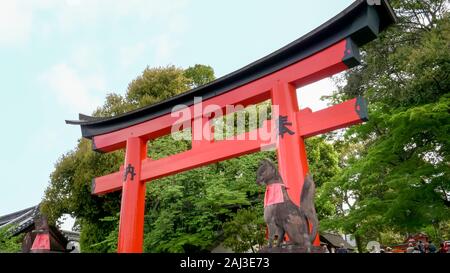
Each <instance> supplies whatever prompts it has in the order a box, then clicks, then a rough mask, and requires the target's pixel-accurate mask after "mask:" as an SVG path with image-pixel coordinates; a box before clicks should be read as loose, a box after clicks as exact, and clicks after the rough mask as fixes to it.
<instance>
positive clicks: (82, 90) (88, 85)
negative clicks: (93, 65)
mask: <svg viewBox="0 0 450 273" xmlns="http://www.w3.org/2000/svg"><path fill="white" fill-rule="evenodd" d="M39 79H40V80H41V82H43V83H44V84H46V85H47V86H48V87H49V90H50V91H51V92H52V94H53V95H55V97H56V99H57V101H58V103H59V104H60V105H62V106H64V107H68V108H69V110H70V111H75V112H83V113H91V112H92V111H94V110H95V109H96V107H97V106H99V105H100V104H101V101H102V97H101V96H100V94H101V93H102V92H101V91H102V90H104V89H105V83H104V80H103V78H102V77H99V76H98V75H97V76H84V75H82V74H81V73H80V72H79V71H77V70H76V69H75V68H74V67H71V66H69V65H68V64H66V63H61V64H56V65H54V66H52V67H51V68H50V69H49V70H48V71H45V72H44V73H43V74H42V75H40V77H39Z"/></svg>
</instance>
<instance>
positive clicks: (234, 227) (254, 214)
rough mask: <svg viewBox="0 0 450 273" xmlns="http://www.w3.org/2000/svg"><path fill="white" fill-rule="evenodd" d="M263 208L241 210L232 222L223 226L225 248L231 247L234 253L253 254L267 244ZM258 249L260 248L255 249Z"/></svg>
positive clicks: (260, 206)
mask: <svg viewBox="0 0 450 273" xmlns="http://www.w3.org/2000/svg"><path fill="white" fill-rule="evenodd" d="M263 213H264V211H263V206H262V205H261V204H260V205H259V206H255V207H252V208H249V209H241V210H239V211H238V212H237V213H236V215H235V216H234V217H233V219H232V220H230V221H228V222H226V223H225V224H224V226H223V230H224V237H225V238H226V239H225V241H224V242H223V243H224V246H225V247H230V248H231V249H232V250H233V251H234V252H238V253H239V252H247V251H248V250H249V249H251V251H252V252H253V253H255V252H256V251H257V249H258V248H259V249H260V248H262V247H263V246H264V245H265V244H266V238H265V236H266V224H265V222H264V218H263ZM255 247H258V248H255Z"/></svg>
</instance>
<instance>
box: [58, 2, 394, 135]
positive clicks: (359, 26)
mask: <svg viewBox="0 0 450 273" xmlns="http://www.w3.org/2000/svg"><path fill="white" fill-rule="evenodd" d="M395 22H396V16H395V13H394V12H393V10H392V8H391V7H390V5H389V3H388V1H387V0H383V1H382V4H381V5H372V6H371V5H368V3H367V0H357V1H355V2H354V3H353V4H351V5H350V6H349V7H347V8H346V9H345V10H343V11H342V12H340V13H339V14H338V15H336V16H335V17H333V18H332V19H330V20H328V21H327V22H325V23H324V24H322V25H321V26H319V27H318V28H316V29H314V30H312V31H311V32H309V33H307V34H306V35H304V36H302V37H301V38H299V39H297V40H295V41H293V42H292V43H290V44H288V45H286V46H284V47H283V48H281V49H279V50H277V51H275V52H273V53H271V54H269V55H267V56H265V57H263V58H261V59H259V60H257V61H255V62H253V63H251V64H249V65H247V66H245V67H243V68H241V69H239V70H236V71H234V72H232V73H230V74H227V75H225V76H223V77H220V78H218V79H216V80H214V81H212V82H210V83H208V84H206V85H203V86H200V87H197V88H195V89H192V90H189V91H187V92H185V93H181V94H179V95H177V96H174V97H172V98H170V99H167V100H164V101H161V102H158V103H156V104H152V105H149V106H146V107H143V108H139V109H136V110H133V111H130V112H127V113H124V114H121V115H117V116H114V117H109V118H95V117H90V116H86V115H82V114H80V116H79V120H75V121H74V120H66V123H67V124H73V125H80V126H81V132H82V136H83V137H85V138H92V137H94V136H97V135H101V134H106V133H110V132H114V131H117V130H120V129H123V128H127V127H129V126H132V125H135V124H139V123H142V122H144V121H147V120H151V119H154V118H156V117H159V116H162V115H164V114H167V113H170V111H171V110H172V108H173V107H174V106H176V105H179V104H184V105H187V106H190V105H192V104H193V99H194V97H202V98H203V99H204V100H206V99H209V98H211V97H214V96H217V95H219V94H222V93H226V92H228V91H230V90H232V89H235V88H237V87H239V86H242V85H245V84H247V83H249V82H252V81H254V80H257V79H259V78H261V77H264V76H266V75H269V74H271V73H273V72H276V71H278V70H280V69H282V68H284V67H286V66H288V65H291V64H293V63H295V62H298V61H300V60H302V59H305V58H307V57H309V56H311V55H313V54H315V53H317V52H319V51H320V50H323V49H325V48H327V47H329V46H331V45H332V44H334V43H336V42H338V41H340V40H343V39H345V38H351V39H352V40H353V41H354V42H355V43H356V44H357V45H358V46H362V45H364V44H366V43H368V42H370V41H372V40H373V39H375V38H376V37H377V36H378V33H379V32H381V31H383V30H384V29H386V28H387V27H388V26H389V25H391V24H393V23H395Z"/></svg>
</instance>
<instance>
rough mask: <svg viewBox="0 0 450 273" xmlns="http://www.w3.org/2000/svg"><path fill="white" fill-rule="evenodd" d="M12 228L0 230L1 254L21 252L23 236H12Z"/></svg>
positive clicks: (6, 227) (7, 227)
mask: <svg viewBox="0 0 450 273" xmlns="http://www.w3.org/2000/svg"><path fill="white" fill-rule="evenodd" d="M10 229H11V226H5V227H2V228H0V253H17V252H20V251H21V248H22V240H23V235H22V234H21V235H18V236H11V232H10V231H9V230H10Z"/></svg>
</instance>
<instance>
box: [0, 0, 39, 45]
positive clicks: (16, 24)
mask: <svg viewBox="0 0 450 273" xmlns="http://www.w3.org/2000/svg"><path fill="white" fill-rule="evenodd" d="M31 27H32V11H31V9H30V8H29V7H27V6H26V5H23V3H22V2H16V1H1V2H0V45H8V46H17V45H21V44H23V43H25V42H26V41H27V40H28V39H29V36H30V33H31Z"/></svg>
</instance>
